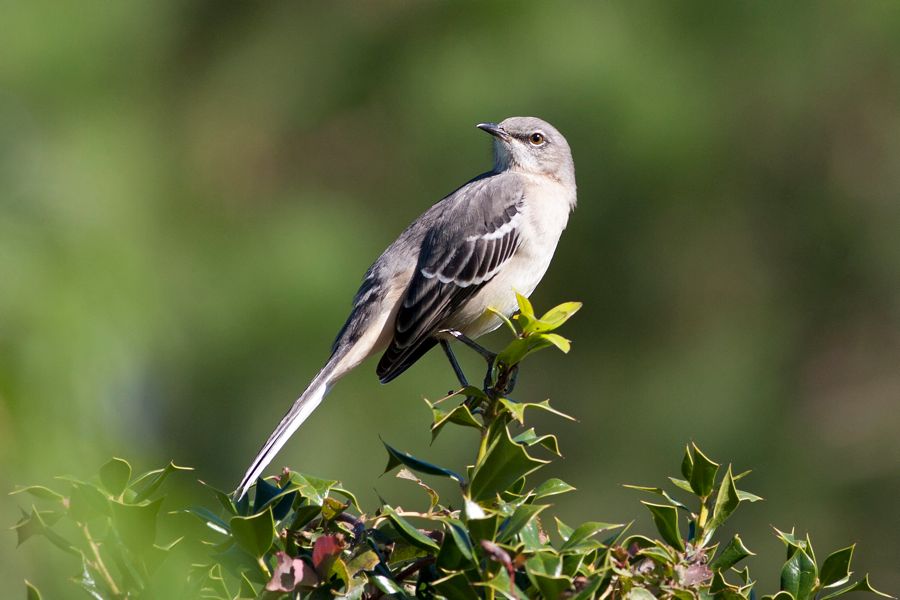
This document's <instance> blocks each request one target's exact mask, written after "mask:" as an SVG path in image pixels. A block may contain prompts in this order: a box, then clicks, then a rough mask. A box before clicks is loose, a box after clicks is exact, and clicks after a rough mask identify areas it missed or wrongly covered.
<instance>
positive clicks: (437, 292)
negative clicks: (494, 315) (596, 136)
mask: <svg viewBox="0 0 900 600" xmlns="http://www.w3.org/2000/svg"><path fill="white" fill-rule="evenodd" d="M524 192H525V190H524V185H523V182H522V181H521V180H520V179H519V178H518V177H517V176H515V175H513V174H508V173H507V174H502V175H493V176H490V177H485V178H481V179H476V180H474V181H472V182H470V183H469V184H467V185H465V186H463V187H462V188H460V189H459V190H457V191H456V192H455V193H454V194H453V195H451V196H450V197H448V198H447V199H446V201H445V205H446V209H445V210H444V211H442V212H441V213H440V214H439V216H438V217H437V219H436V221H435V223H434V224H433V225H432V226H431V227H430V228H429V230H428V232H427V233H426V235H425V238H424V240H423V242H422V248H421V252H420V254H419V261H418V264H417V267H416V272H415V274H414V275H413V278H412V280H411V281H410V283H409V286H408V287H407V289H406V293H405V295H404V297H403V299H402V302H401V305H400V308H399V310H398V313H397V320H396V324H395V326H394V337H393V340H392V341H391V343H390V345H389V346H388V348H387V350H386V351H385V353H384V355H383V356H382V357H381V361H380V362H379V363H378V367H377V369H376V372H377V374H378V377H379V378H380V379H381V381H382V383H386V382H388V381H390V380H391V379H393V378H395V377H397V376H398V375H399V374H400V373H402V372H403V371H405V370H406V369H407V368H409V367H410V366H411V365H412V364H413V363H414V362H416V360H418V359H419V358H420V357H421V356H422V355H423V354H425V352H427V351H428V350H430V349H431V348H432V347H433V346H434V345H435V344H436V343H437V340H436V339H435V337H434V334H435V333H436V332H438V331H439V330H440V329H442V328H443V327H444V324H445V322H446V321H447V318H448V317H449V316H451V315H452V314H453V313H454V312H455V311H456V310H457V309H458V308H459V307H460V306H462V305H463V304H465V302H466V301H468V300H469V299H470V298H472V296H474V295H475V294H476V293H477V292H478V290H480V289H481V287H482V286H484V284H486V283H487V282H488V281H490V280H491V279H492V278H493V277H494V276H496V275H497V273H498V272H500V270H501V269H502V268H503V265H504V264H505V263H506V262H507V261H508V260H509V259H510V257H511V256H512V255H513V253H515V251H516V249H517V248H518V246H519V242H520V228H521V222H522V202H523V199H524Z"/></svg>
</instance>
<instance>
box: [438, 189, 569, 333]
mask: <svg viewBox="0 0 900 600" xmlns="http://www.w3.org/2000/svg"><path fill="white" fill-rule="evenodd" d="M574 202H575V190H574V189H569V188H567V187H565V186H563V185H561V184H559V183H557V182H555V181H549V180H547V179H546V178H535V179H534V181H533V187H532V189H530V190H529V193H527V194H526V197H525V201H524V206H523V207H522V219H523V221H522V224H521V232H520V240H521V242H520V245H519V248H518V250H517V251H516V253H515V255H513V257H512V258H510V259H509V262H508V263H507V264H505V265H504V266H503V268H502V269H501V270H500V272H499V273H498V274H497V276H496V277H494V278H493V279H491V280H490V281H489V282H488V283H487V284H485V286H484V287H483V288H482V289H481V290H480V291H479V292H478V294H476V295H475V297H474V298H473V299H472V301H471V302H469V303H467V304H466V305H465V306H464V307H463V308H462V310H460V312H459V314H457V315H456V317H455V318H454V319H453V323H452V325H449V326H450V327H452V328H454V329H459V330H460V331H462V332H463V333H464V334H465V335H467V336H469V337H472V338H475V337H478V336H480V335H483V334H485V333H487V332H489V331H493V330H494V329H496V328H497V327H499V326H500V324H501V321H500V319H498V318H497V317H496V316H495V315H493V314H492V313H490V312H487V308H488V307H491V308H494V309H496V310H498V311H500V312H502V313H504V314H505V315H507V316H510V315H512V314H513V313H514V312H516V310H517V309H518V303H517V302H516V292H519V293H520V294H523V295H524V296H530V295H531V293H532V292H533V291H534V289H535V288H536V287H537V285H538V283H540V281H541V279H542V278H543V277H544V273H546V272H547V268H548V267H549V266H550V261H551V260H552V259H553V254H554V252H555V251H556V245H557V243H559V238H560V235H562V232H563V230H564V229H565V228H566V225H567V224H568V222H569V213H570V212H571V210H572V206H573V205H574Z"/></svg>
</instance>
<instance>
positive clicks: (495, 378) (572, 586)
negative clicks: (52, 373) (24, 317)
mask: <svg viewBox="0 0 900 600" xmlns="http://www.w3.org/2000/svg"><path fill="white" fill-rule="evenodd" d="M519 307H520V312H519V313H518V314H517V315H516V316H515V317H514V318H513V319H512V320H506V319H504V320H505V322H506V324H507V326H508V327H509V328H510V330H511V332H512V333H513V339H512V340H511V341H510V343H509V344H508V345H507V347H506V348H505V349H503V350H502V351H501V352H500V353H499V354H497V355H496V356H495V357H494V358H493V360H491V361H490V365H489V373H488V377H487V379H486V381H485V385H484V386H483V387H482V388H478V387H473V386H467V387H464V388H463V389H461V390H459V391H458V392H456V393H453V394H451V395H449V396H447V397H445V398H442V399H440V400H437V401H434V402H430V401H426V402H427V405H428V408H429V410H430V412H431V417H432V419H431V432H432V436H434V437H436V436H438V435H439V434H440V433H441V431H443V430H444V429H445V428H446V427H454V426H455V427H460V428H462V429H463V430H465V431H468V432H470V433H471V434H472V436H473V445H472V449H473V455H472V459H471V462H470V464H468V465H450V466H444V465H439V464H437V463H436V462H433V461H432V460H431V459H428V460H426V459H424V458H422V457H417V456H413V455H412V454H410V453H408V452H405V451H404V450H402V449H400V448H397V447H395V446H393V445H391V444H389V443H386V442H385V443H384V447H385V450H386V452H387V466H386V469H385V470H386V472H387V471H393V470H397V471H398V472H397V477H399V478H401V479H403V480H406V481H409V482H411V483H412V484H413V485H416V486H417V487H418V488H420V489H421V490H422V491H423V493H424V496H425V497H426V498H427V501H426V502H423V505H422V507H421V508H420V509H418V510H408V509H404V508H401V507H399V506H395V505H392V504H390V503H388V502H387V501H384V500H382V504H381V506H379V507H377V508H376V510H374V512H371V513H367V512H364V511H363V510H362V508H361V507H360V506H359V503H358V502H357V500H356V498H355V496H354V495H353V494H352V493H351V492H349V491H347V490H346V489H344V488H343V487H342V486H341V484H340V483H339V482H337V481H334V480H328V479H321V478H317V477H312V476H310V475H305V474H301V473H297V472H293V471H287V470H286V471H284V472H283V473H282V474H281V475H279V476H278V477H273V478H269V479H260V480H258V481H257V482H256V484H255V486H254V488H253V490H252V494H251V495H250V496H245V497H243V498H241V499H240V500H237V501H236V500H235V499H234V498H233V497H232V496H231V495H229V494H228V493H226V492H223V491H221V490H216V489H214V488H211V487H209V486H207V491H208V492H209V493H210V494H211V496H212V497H213V498H215V505H214V506H213V507H209V506H205V505H204V506H193V507H190V508H187V509H184V510H183V511H181V512H186V513H189V514H191V515H193V516H194V517H196V518H197V519H199V520H200V522H201V523H202V524H203V525H205V528H204V529H203V530H204V531H205V532H206V533H205V534H204V540H203V541H204V547H205V548H206V552H205V554H204V555H203V556H202V557H200V558H199V559H197V560H193V561H192V565H191V567H190V571H189V573H187V574H186V579H187V582H188V584H187V586H186V591H185V595H186V597H191V598H195V597H198V598H210V599H213V598H214V599H220V600H235V599H242V598H266V599H274V598H314V599H327V598H336V597H337V598H349V599H361V600H376V599H378V598H382V597H391V598H412V597H416V598H426V599H432V598H433V599H437V598H446V599H448V600H482V599H484V600H493V599H494V598H509V599H519V600H524V599H539V598H542V599H558V598H565V599H574V600H589V599H604V598H623V599H625V600H644V599H647V600H649V599H652V598H663V599H672V600H738V599H747V600H750V599H751V598H755V597H756V596H755V594H756V591H755V587H756V584H755V581H754V580H753V579H752V578H751V575H750V571H749V568H748V567H747V566H746V565H744V564H743V562H744V561H746V560H747V559H748V558H750V557H752V556H753V553H752V552H751V551H750V550H749V549H747V547H746V546H745V545H744V542H743V540H742V539H741V537H740V536H739V535H733V536H732V537H730V538H727V539H720V538H719V535H720V532H721V530H722V526H723V525H724V524H725V523H726V522H727V521H728V520H729V519H730V518H731V517H732V516H733V515H734V513H735V511H736V510H737V508H738V507H739V506H740V505H741V504H744V503H754V502H757V501H760V500H762V498H760V497H759V496H756V495H755V494H753V493H751V492H748V491H746V490H744V489H740V488H739V487H738V485H739V484H740V485H741V487H743V484H742V480H743V479H744V477H746V476H747V474H748V473H749V472H743V473H739V474H734V472H733V469H732V466H731V465H727V466H725V467H724V468H723V466H722V465H721V464H720V463H717V462H715V461H714V460H712V459H711V458H709V457H708V456H707V455H706V454H704V453H703V452H702V451H701V450H700V448H699V447H698V446H697V445H696V444H694V443H691V444H690V445H688V446H687V447H686V448H685V452H684V455H683V457H682V458H681V469H680V471H681V472H680V476H679V477H670V478H669V482H670V483H671V485H672V488H673V489H671V490H667V489H665V488H662V487H653V486H637V485H629V486H626V487H628V488H631V489H634V490H637V491H639V492H641V493H643V494H648V495H650V496H653V500H652V501H644V502H643V504H644V505H645V506H646V507H647V509H648V511H649V514H650V517H651V519H652V522H653V524H654V525H655V528H656V533H655V534H654V535H642V534H637V533H629V530H630V528H631V524H627V525H626V524H621V523H611V522H606V521H588V522H585V523H581V524H578V525H575V526H572V525H568V524H566V523H564V522H563V521H561V520H560V519H558V518H554V517H552V516H550V515H551V512H552V511H551V508H552V504H551V503H552V501H553V499H554V498H555V497H556V496H558V495H560V494H565V493H570V492H573V491H574V490H575V488H574V487H573V486H571V485H569V484H567V483H566V482H564V481H562V480H560V479H558V478H555V477H539V476H538V472H539V471H540V470H541V469H544V468H545V467H546V466H547V465H548V464H549V463H550V462H551V461H552V459H553V458H554V457H558V456H559V455H560V451H559V441H558V439H557V438H556V436H555V435H553V434H541V433H538V432H537V431H535V429H534V428H532V427H529V426H528V425H527V422H526V421H527V418H528V417H529V416H530V415H532V414H534V413H536V412H542V413H549V414H553V415H556V416H558V417H561V418H567V419H571V417H569V416H567V415H565V414H564V413H562V412H560V411H558V410H556V409H555V408H553V407H552V406H551V404H550V402H549V401H548V400H544V401H541V402H522V401H518V400H516V399H514V398H512V397H511V394H512V392H513V388H514V385H515V375H516V370H517V369H518V368H519V364H520V363H521V362H522V360H524V359H525V358H526V357H528V356H529V355H531V354H533V353H535V352H537V351H539V350H541V349H544V348H550V347H556V348H559V349H561V350H563V351H568V350H569V349H570V343H569V341H568V340H566V339H565V338H563V337H562V336H560V335H559V334H557V333H555V330H556V329H557V328H558V327H560V326H561V325H562V324H564V323H565V322H566V321H567V320H568V319H569V318H570V317H571V316H572V315H573V314H574V313H575V312H576V311H577V310H578V309H579V308H580V304H578V303H574V302H569V303H565V304H562V305H560V306H557V307H556V308H554V309H551V310H550V311H548V312H546V313H545V314H544V315H543V316H541V317H537V316H536V314H535V312H534V310H533V308H532V306H531V304H530V303H529V302H528V300H527V299H525V298H524V297H522V296H519ZM178 469H180V467H175V466H174V465H169V466H168V467H165V468H164V469H159V470H157V471H152V472H150V473H147V474H144V475H142V476H140V477H137V478H132V476H131V467H130V466H129V465H128V463H126V462H125V461H123V460H121V459H113V460H112V461H110V462H109V463H107V464H106V465H104V466H103V467H102V468H101V469H100V472H99V473H98V475H97V477H96V478H95V479H96V481H94V482H90V483H85V482H81V481H77V480H74V479H68V480H66V483H67V485H68V489H67V490H66V492H65V493H59V492H56V491H53V490H50V489H49V488H44V487H39V486H34V487H30V488H23V489H22V490H18V491H17V493H22V494H25V493H28V494H30V495H31V496H33V497H35V498H37V499H39V500H41V501H42V502H43V503H45V504H48V505H49V506H50V508H46V509H41V510H39V509H37V508H33V509H32V511H31V513H28V514H25V516H23V519H22V520H21V521H20V523H19V524H18V525H17V527H16V530H17V533H18V535H19V540H20V543H21V542H23V541H25V540H26V539H28V538H30V537H34V536H37V535H42V536H44V537H46V538H47V539H49V540H50V542H51V543H53V544H55V545H57V546H58V547H60V548H61V549H63V550H65V551H67V552H71V553H73V554H75V555H77V556H79V557H80V558H81V561H82V564H83V573H84V575H83V576H82V577H81V578H80V579H79V581H78V582H79V584H80V585H81V586H82V587H84V588H85V589H86V590H87V591H88V592H90V593H92V594H93V595H94V597H103V598H107V597H111V598H124V597H140V596H141V595H142V592H143V591H144V590H145V589H146V583H145V582H146V581H147V579H148V578H149V577H151V576H152V574H153V572H154V567H155V565H156V564H157V561H158V560H159V557H160V556H162V555H164V554H165V552H166V551H167V549H168V548H169V547H171V545H169V546H159V545H157V543H156V539H155V537H156V536H155V523H156V520H157V519H158V518H159V517H160V515H161V513H160V510H159V509H160V503H161V502H162V497H161V496H159V495H158V491H159V489H160V486H161V485H162V484H163V481H164V480H165V478H166V477H167V476H168V475H169V474H170V473H171V472H173V471H175V470H178ZM431 478H441V479H447V480H449V481H451V482H454V484H455V485H453V486H452V489H453V493H452V497H450V498H447V499H445V498H441V497H440V495H439V494H438V493H437V491H435V489H434V488H433V487H432V486H431V485H430V484H429V483H428V481H429V480H430V479H431ZM204 485H205V484H204ZM679 498H680V499H679ZM63 519H68V520H70V521H72V522H73V523H74V524H75V525H76V528H75V530H76V531H79V532H81V533H82V539H80V543H77V542H75V541H72V542H70V541H69V538H67V537H64V536H63V535H61V534H59V533H58V532H57V529H56V528H55V527H54V525H55V524H56V523H57V522H60V521H62V520H63ZM95 523H97V525H95ZM100 524H102V527H100V526H99V525H100ZM89 528H90V529H89ZM101 531H102V534H100V535H99V536H98V535H97V534H96V533H94V532H101ZM776 534H777V536H778V537H779V539H781V541H782V542H783V543H784V544H785V546H786V548H787V557H786V561H785V563H784V566H783V568H782V571H781V578H780V581H781V586H780V590H779V591H778V592H777V593H776V594H775V595H773V596H765V597H764V598H772V599H776V600H826V599H828V598H837V597H839V596H841V595H843V594H846V593H849V592H856V591H868V592H872V593H876V594H880V595H884V594H881V593H880V592H877V591H876V590H875V589H874V588H872V586H871V585H870V584H869V581H868V576H865V577H863V578H862V579H861V580H858V581H856V582H851V581H852V573H851V571H850V561H851V558H852V555H853V546H850V547H848V548H844V549H842V550H838V551H836V552H834V553H832V554H831V555H830V556H828V557H827V558H826V559H825V560H824V561H823V562H822V563H821V564H820V563H818V562H817V561H816V557H815V553H814V551H813V548H812V543H811V542H810V540H809V538H808V536H807V537H806V538H804V539H800V538H798V537H796V536H795V535H794V534H793V532H791V533H784V532H780V531H777V530H776ZM95 550H96V551H98V552H99V553H96V552H95ZM110 565H114V567H112V566H110ZM26 585H27V590H28V592H27V593H28V595H29V597H39V592H38V591H37V588H36V587H34V585H32V584H31V583H26Z"/></svg>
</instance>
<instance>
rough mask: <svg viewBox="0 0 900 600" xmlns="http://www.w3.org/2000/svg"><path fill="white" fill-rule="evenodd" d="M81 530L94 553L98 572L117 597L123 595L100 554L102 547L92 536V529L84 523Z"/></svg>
mask: <svg viewBox="0 0 900 600" xmlns="http://www.w3.org/2000/svg"><path fill="white" fill-rule="evenodd" d="M81 532H82V533H83V534H84V539H85V540H87V543H88V547H90V549H91V553H92V554H93V555H94V567H95V568H96V569H97V572H98V573H100V576H101V577H103V580H104V581H105V582H106V585H107V587H109V592H110V593H111V594H112V595H113V596H115V597H119V596H121V595H122V592H121V591H120V590H119V586H118V585H116V581H115V580H114V579H113V577H112V574H110V572H109V569H107V568H106V564H104V562H103V558H102V557H101V556H100V547H99V546H98V545H97V542H95V541H94V538H93V536H91V531H90V529H88V526H87V523H84V524H82V526H81Z"/></svg>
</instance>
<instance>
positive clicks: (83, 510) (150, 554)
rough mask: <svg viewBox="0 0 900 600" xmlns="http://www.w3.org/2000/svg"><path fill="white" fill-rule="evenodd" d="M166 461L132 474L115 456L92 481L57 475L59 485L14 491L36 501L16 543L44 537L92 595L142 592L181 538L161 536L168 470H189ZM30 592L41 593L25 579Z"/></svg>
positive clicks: (21, 521) (19, 527) (25, 514)
mask: <svg viewBox="0 0 900 600" xmlns="http://www.w3.org/2000/svg"><path fill="white" fill-rule="evenodd" d="M188 470H190V469H189V468H187V467H179V466H178V465H176V464H174V463H169V464H168V465H166V466H165V467H162V468H160V469H155V470H152V471H148V472H146V473H143V474H140V475H136V476H135V475H134V474H133V470H132V467H131V465H130V464H129V463H128V462H127V461H126V460H124V459H121V458H113V459H111V460H109V461H108V462H107V463H106V464H104V465H103V466H101V467H100V469H99V470H98V472H97V473H96V474H95V475H94V476H93V477H91V478H89V479H87V480H80V479H76V478H74V477H58V478H57V480H58V481H59V485H58V486H55V487H56V489H51V488H50V487H46V486H40V485H33V486H28V487H23V488H18V489H16V490H14V491H13V492H12V494H13V495H19V496H21V497H23V498H26V497H27V498H29V499H30V500H31V501H32V504H31V507H30V510H27V511H26V510H22V517H21V519H19V522H18V523H17V524H16V525H15V527H14V529H15V532H16V535H17V537H18V543H19V544H22V543H24V542H26V541H27V540H29V539H31V538H37V537H42V538H45V539H46V540H47V541H49V542H50V543H51V544H52V545H53V546H55V547H57V548H59V549H60V550H62V551H63V552H66V553H68V554H71V555H72V556H73V557H75V558H76V560H77V561H78V563H79V575H78V576H77V577H75V578H74V581H75V583H76V584H77V585H78V586H80V587H81V588H82V589H83V590H84V591H85V592H87V593H88V594H89V595H90V596H92V597H94V598H127V597H135V596H140V595H141V594H142V593H143V592H145V591H146V590H147V589H148V588H150V587H151V585H152V582H153V578H154V576H155V575H156V574H157V571H158V569H159V567H160V566H161V564H162V562H163V561H164V560H165V559H166V558H167V556H168V555H169V553H170V552H171V550H172V549H173V548H174V547H175V546H176V544H178V543H179V542H180V541H181V539H182V538H177V539H174V540H169V541H167V542H166V543H160V541H159V540H158V539H157V537H158V530H159V525H160V520H161V519H163V518H165V517H166V515H165V514H164V513H162V512H161V511H160V508H161V506H162V504H163V501H164V498H165V496H163V495H161V494H160V493H159V490H160V488H161V487H162V486H163V484H164V483H165V481H166V479H168V477H169V475H171V474H172V473H175V472H177V471H188ZM26 585H27V590H28V597H29V598H40V592H39V591H38V588H37V587H36V586H35V585H34V584H32V583H30V582H26Z"/></svg>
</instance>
